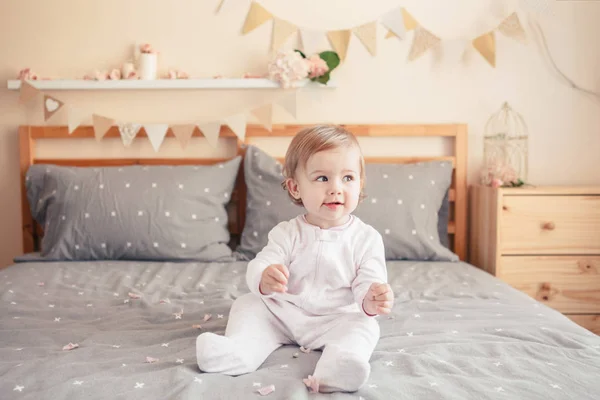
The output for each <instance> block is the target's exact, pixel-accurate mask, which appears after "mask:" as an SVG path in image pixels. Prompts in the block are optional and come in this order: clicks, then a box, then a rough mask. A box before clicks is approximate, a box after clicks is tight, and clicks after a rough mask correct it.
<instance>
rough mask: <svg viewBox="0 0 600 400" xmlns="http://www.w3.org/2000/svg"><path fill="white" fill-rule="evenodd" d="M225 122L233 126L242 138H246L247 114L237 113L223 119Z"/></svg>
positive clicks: (232, 128) (233, 129)
mask: <svg viewBox="0 0 600 400" xmlns="http://www.w3.org/2000/svg"><path fill="white" fill-rule="evenodd" d="M223 122H225V124H226V125H227V126H229V127H230V128H231V130H232V131H233V133H235V135H236V136H237V137H238V139H240V140H242V141H243V140H245V139H246V115H244V114H237V115H232V116H230V117H227V118H225V119H223Z"/></svg>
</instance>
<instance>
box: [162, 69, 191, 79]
mask: <svg viewBox="0 0 600 400" xmlns="http://www.w3.org/2000/svg"><path fill="white" fill-rule="evenodd" d="M166 78H167V79H189V78H190V75H189V74H188V73H187V72H184V71H178V70H175V69H170V70H169V72H167V75H166Z"/></svg>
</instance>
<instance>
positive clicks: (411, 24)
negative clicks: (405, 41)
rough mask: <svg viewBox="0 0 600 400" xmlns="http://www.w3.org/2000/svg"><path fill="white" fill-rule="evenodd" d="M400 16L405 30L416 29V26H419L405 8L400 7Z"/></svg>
mask: <svg viewBox="0 0 600 400" xmlns="http://www.w3.org/2000/svg"><path fill="white" fill-rule="evenodd" d="M402 18H403V19H404V27H405V28H406V31H407V32H408V31H412V30H413V29H417V27H418V26H419V23H418V22H417V20H416V19H414V17H413V16H412V15H410V13H409V12H408V11H406V8H403V9H402Z"/></svg>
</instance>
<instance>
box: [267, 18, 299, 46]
mask: <svg viewBox="0 0 600 400" xmlns="http://www.w3.org/2000/svg"><path fill="white" fill-rule="evenodd" d="M297 30H298V27H297V26H296V25H294V24H291V23H289V22H287V21H285V20H283V19H279V18H275V19H274V20H273V36H272V38H271V50H272V51H277V50H279V48H280V47H281V46H283V45H284V44H285V42H286V41H287V40H288V38H289V37H290V36H291V35H292V34H293V33H295V32H296V31H297Z"/></svg>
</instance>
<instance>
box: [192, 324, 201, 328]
mask: <svg viewBox="0 0 600 400" xmlns="http://www.w3.org/2000/svg"><path fill="white" fill-rule="evenodd" d="M192 328H194V329H202V325H200V324H195V325H192Z"/></svg>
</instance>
